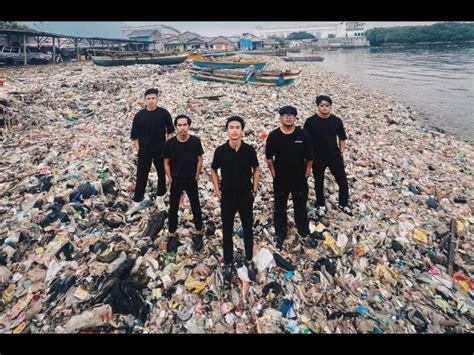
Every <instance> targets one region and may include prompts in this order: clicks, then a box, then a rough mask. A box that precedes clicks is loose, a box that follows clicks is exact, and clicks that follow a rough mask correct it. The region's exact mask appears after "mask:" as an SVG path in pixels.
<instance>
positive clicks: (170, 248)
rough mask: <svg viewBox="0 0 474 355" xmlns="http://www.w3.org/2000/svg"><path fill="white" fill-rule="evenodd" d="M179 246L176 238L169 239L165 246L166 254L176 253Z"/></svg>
mask: <svg viewBox="0 0 474 355" xmlns="http://www.w3.org/2000/svg"><path fill="white" fill-rule="evenodd" d="M180 245H181V243H180V242H179V240H178V237H169V239H168V244H166V251H167V252H168V253H176V252H177V251H178V247H179V246H180Z"/></svg>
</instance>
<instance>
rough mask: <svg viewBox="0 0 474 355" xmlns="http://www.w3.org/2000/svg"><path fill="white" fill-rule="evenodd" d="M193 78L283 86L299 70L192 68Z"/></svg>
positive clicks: (290, 81) (293, 77)
mask: <svg viewBox="0 0 474 355" xmlns="http://www.w3.org/2000/svg"><path fill="white" fill-rule="evenodd" d="M190 73H191V76H192V78H193V79H195V80H204V81H219V82H229V83H239V84H250V85H266V86H284V85H289V84H292V83H293V82H294V81H295V80H296V78H297V77H298V76H299V75H300V73H301V70H299V71H297V72H292V71H278V70H219V69H202V68H193V69H191V70H190Z"/></svg>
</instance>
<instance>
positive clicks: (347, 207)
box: [337, 205, 354, 217]
mask: <svg viewBox="0 0 474 355" xmlns="http://www.w3.org/2000/svg"><path fill="white" fill-rule="evenodd" d="M337 208H338V210H339V211H341V212H344V213H345V214H347V215H348V216H350V217H353V216H354V215H353V214H352V211H351V209H350V208H349V206H341V205H338V206H337Z"/></svg>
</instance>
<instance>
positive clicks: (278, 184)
mask: <svg viewBox="0 0 474 355" xmlns="http://www.w3.org/2000/svg"><path fill="white" fill-rule="evenodd" d="M279 113H280V122H281V127H279V128H277V129H275V130H273V131H272V132H270V134H269V135H268V138H267V142H266V147H265V156H266V158H267V164H268V168H269V169H270V173H271V174H272V177H273V192H274V194H275V196H274V199H275V201H274V221H275V236H276V244H277V248H279V249H281V248H282V247H283V242H284V240H285V239H286V234H287V224H288V221H287V202H288V197H289V194H290V193H291V198H292V199H293V206H294V211H295V225H296V229H297V230H298V233H299V234H300V235H301V236H303V237H305V236H307V235H308V234H309V222H308V211H307V208H306V203H307V202H308V182H307V178H308V177H309V175H310V174H311V166H312V165H313V150H312V147H311V138H310V137H309V135H308V133H306V132H305V131H304V130H303V129H301V128H300V127H297V126H296V115H297V114H298V111H297V110H296V108H295V107H293V106H284V107H282V108H281V109H280V110H279Z"/></svg>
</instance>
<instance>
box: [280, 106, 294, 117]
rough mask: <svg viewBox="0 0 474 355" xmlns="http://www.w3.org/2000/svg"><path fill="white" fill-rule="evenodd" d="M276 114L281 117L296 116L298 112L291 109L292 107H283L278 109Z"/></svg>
mask: <svg viewBox="0 0 474 355" xmlns="http://www.w3.org/2000/svg"><path fill="white" fill-rule="evenodd" d="M278 113H279V114H280V116H283V115H295V116H297V115H298V110H297V109H296V107H293V106H283V107H282V108H280V110H278Z"/></svg>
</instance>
